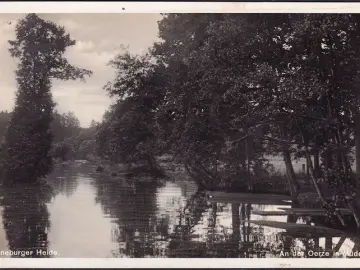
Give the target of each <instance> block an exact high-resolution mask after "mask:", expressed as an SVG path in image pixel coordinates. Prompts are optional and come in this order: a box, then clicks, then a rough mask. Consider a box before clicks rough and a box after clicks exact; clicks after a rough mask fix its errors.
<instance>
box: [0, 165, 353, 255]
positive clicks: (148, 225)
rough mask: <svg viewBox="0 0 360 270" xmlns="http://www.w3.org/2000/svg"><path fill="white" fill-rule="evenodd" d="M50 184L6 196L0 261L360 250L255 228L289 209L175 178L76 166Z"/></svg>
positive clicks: (58, 172) (333, 240) (63, 169)
mask: <svg viewBox="0 0 360 270" xmlns="http://www.w3.org/2000/svg"><path fill="white" fill-rule="evenodd" d="M48 183H49V185H50V186H51V187H52V189H48V188H46V187H44V188H41V189H40V190H39V188H34V187H29V188H21V189H20V188H19V187H18V188H12V189H8V190H5V191H4V192H3V199H2V206H1V222H0V224H1V227H0V251H2V254H1V257H7V256H9V253H8V254H4V252H5V251H13V254H10V255H13V256H15V257H16V256H21V255H19V254H17V255H16V254H15V255H14V252H15V251H28V253H30V252H32V254H31V255H27V256H29V257H74V258H106V257H132V258H143V257H232V258H238V257H281V256H285V257H286V256H295V257H296V256H298V257H306V256H307V255H306V252H308V251H309V250H312V251H322V250H325V249H326V250H329V251H331V252H330V253H331V255H330V257H345V256H346V255H348V254H350V252H351V251H358V250H359V241H358V239H356V238H348V237H345V238H343V239H340V237H335V236H333V235H319V236H316V237H314V236H311V237H308V236H307V235H300V236H297V237H294V236H293V235H291V234H290V233H288V232H287V231H286V230H282V229H276V228H272V227H268V226H257V225H254V224H252V223H250V222H249V220H272V221H281V222H288V221H289V217H288V216H259V215H254V214H252V211H253V210H277V209H278V208H279V207H284V206H277V205H257V204H247V203H232V204H231V203H228V204H226V203H214V202H210V201H209V200H208V199H207V198H206V197H205V196H203V195H202V194H200V193H199V192H197V188H196V185H195V184H194V183H192V182H191V181H189V180H183V179H176V177H175V178H174V179H169V180H166V181H160V182H159V181H158V182H152V181H146V182H141V183H140V182H137V183H135V182H132V181H129V180H127V179H121V178H110V177H109V178H108V177H105V176H103V175H101V174H99V173H95V169H94V167H93V166H91V165H90V164H88V163H85V162H81V161H77V162H74V163H72V164H68V165H61V166H58V167H57V168H56V169H55V170H54V172H53V173H52V174H51V175H50V176H49V177H48ZM305 222H306V220H303V219H299V220H298V221H297V223H305ZM339 241H340V243H341V246H340V245H337V244H338V243H339ZM54 251H55V252H56V254H55V255H54ZM286 251H298V253H297V254H290V255H284V254H285V253H282V252H286ZM336 251H337V252H336ZM301 252H304V253H301ZM313 256H315V255H313ZM310 257H311V256H310Z"/></svg>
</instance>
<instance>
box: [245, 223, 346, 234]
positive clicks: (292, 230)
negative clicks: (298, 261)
mask: <svg viewBox="0 0 360 270" xmlns="http://www.w3.org/2000/svg"><path fill="white" fill-rule="evenodd" d="M249 222H250V223H253V224H255V225H260V226H267V227H273V228H277V229H283V230H286V234H288V235H291V236H299V237H300V235H305V236H308V237H310V236H314V235H319V234H321V235H326V236H333V237H338V236H344V235H345V232H342V231H339V230H335V229H331V228H327V227H323V226H311V225H306V224H297V223H286V222H278V221H268V220H250V221H249Z"/></svg>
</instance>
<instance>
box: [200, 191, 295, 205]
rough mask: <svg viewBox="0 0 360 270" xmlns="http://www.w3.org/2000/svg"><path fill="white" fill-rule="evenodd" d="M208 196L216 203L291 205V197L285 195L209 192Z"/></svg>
mask: <svg viewBox="0 0 360 270" xmlns="http://www.w3.org/2000/svg"><path fill="white" fill-rule="evenodd" d="M207 195H208V200H209V201H211V202H216V203H251V204H267V205H291V201H290V197H289V196H284V195H272V194H250V193H227V192H207ZM285 200H288V201H285Z"/></svg>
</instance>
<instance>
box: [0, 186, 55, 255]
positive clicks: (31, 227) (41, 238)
mask: <svg viewBox="0 0 360 270" xmlns="http://www.w3.org/2000/svg"><path fill="white" fill-rule="evenodd" d="M1 191H2V192H1V193H2V196H3V199H2V203H1V204H2V206H3V213H2V215H3V225H4V230H5V233H6V238H7V240H8V247H9V250H11V251H29V253H31V255H29V257H49V256H48V255H44V254H40V253H39V252H38V251H41V253H42V252H45V253H46V251H47V249H48V236H47V233H48V229H49V228H50V221H49V213H48V210H47V206H46V203H48V202H49V201H50V200H51V197H52V189H51V188H50V187H49V186H47V185H45V184H16V185H14V186H12V187H2V190H1ZM13 257H21V255H20V254H18V255H14V256H13ZM27 257H28V256H27Z"/></svg>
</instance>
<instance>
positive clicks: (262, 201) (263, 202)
mask: <svg viewBox="0 0 360 270" xmlns="http://www.w3.org/2000/svg"><path fill="white" fill-rule="evenodd" d="M209 201H210V202H213V203H249V204H261V205H291V202H285V201H276V200H267V199H246V198H244V199H227V198H209Z"/></svg>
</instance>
